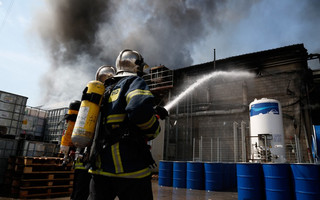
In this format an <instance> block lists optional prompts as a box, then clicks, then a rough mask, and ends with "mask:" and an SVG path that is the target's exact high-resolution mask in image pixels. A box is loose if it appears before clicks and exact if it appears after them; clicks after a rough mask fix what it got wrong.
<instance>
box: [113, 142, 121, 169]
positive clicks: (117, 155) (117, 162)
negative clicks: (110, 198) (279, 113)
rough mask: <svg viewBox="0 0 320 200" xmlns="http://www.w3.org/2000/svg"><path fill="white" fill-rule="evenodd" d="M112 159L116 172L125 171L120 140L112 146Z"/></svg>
mask: <svg viewBox="0 0 320 200" xmlns="http://www.w3.org/2000/svg"><path fill="white" fill-rule="evenodd" d="M111 151H112V159H113V163H114V168H115V171H116V173H123V166H122V162H121V157H120V150H119V142H118V143H116V144H114V145H112V146H111Z"/></svg>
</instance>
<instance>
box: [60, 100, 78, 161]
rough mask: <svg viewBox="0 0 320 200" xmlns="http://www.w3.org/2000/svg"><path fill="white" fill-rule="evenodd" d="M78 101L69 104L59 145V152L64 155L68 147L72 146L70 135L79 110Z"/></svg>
mask: <svg viewBox="0 0 320 200" xmlns="http://www.w3.org/2000/svg"><path fill="white" fill-rule="evenodd" d="M80 103H81V102H80V101H73V102H71V103H70V105H69V110H68V113H67V116H66V121H65V128H64V130H63V135H62V138H61V145H60V152H61V153H63V154H65V155H66V154H68V152H69V148H70V146H72V142H71V135H72V131H73V128H74V125H75V122H76V119H77V115H78V112H79V108H80Z"/></svg>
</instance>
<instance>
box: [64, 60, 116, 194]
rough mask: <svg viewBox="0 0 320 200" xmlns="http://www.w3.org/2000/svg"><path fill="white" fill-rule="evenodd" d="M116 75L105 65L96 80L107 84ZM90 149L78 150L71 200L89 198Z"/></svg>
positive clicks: (112, 69)
mask: <svg viewBox="0 0 320 200" xmlns="http://www.w3.org/2000/svg"><path fill="white" fill-rule="evenodd" d="M114 75H115V69H114V67H113V66H109V65H103V66H101V67H99V69H98V70H97V72H96V76H95V79H96V80H97V81H101V82H103V83H104V82H105V80H107V79H109V78H111V77H113V76H114ZM88 149H90V147H86V148H85V149H77V151H79V152H76V156H75V157H76V158H75V162H74V181H73V190H72V194H71V198H70V199H71V200H86V199H87V198H88V196H89V184H90V180H91V174H90V173H88V168H87V166H86V165H87V162H88V161H89V158H88V157H89V152H88V151H87V150H88Z"/></svg>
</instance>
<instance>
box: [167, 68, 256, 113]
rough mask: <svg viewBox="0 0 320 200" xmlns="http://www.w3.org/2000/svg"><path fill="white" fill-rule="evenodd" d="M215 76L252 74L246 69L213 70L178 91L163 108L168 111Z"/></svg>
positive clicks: (231, 77) (238, 76)
mask: <svg viewBox="0 0 320 200" xmlns="http://www.w3.org/2000/svg"><path fill="white" fill-rule="evenodd" d="M217 77H224V78H226V79H245V78H252V77H254V74H253V73H250V72H246V71H229V72H227V71H215V72H212V73H210V74H208V75H205V76H203V77H202V78H200V79H198V80H197V81H196V82H195V83H193V84H192V85H190V86H189V87H188V88H187V89H186V90H185V91H183V92H182V93H180V94H179V95H178V96H177V97H176V98H175V99H174V100H173V101H171V102H169V103H168V104H167V105H165V106H164V108H165V109H166V110H168V111H169V110H170V109H171V108H172V107H173V106H174V105H176V104H177V103H178V102H179V101H180V100H181V99H183V98H184V97H185V96H186V95H187V94H190V93H191V92H192V91H193V90H194V89H196V88H197V87H198V86H200V85H201V84H203V83H205V82H206V81H208V80H209V79H212V78H217Z"/></svg>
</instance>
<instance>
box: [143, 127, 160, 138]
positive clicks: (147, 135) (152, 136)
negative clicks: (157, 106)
mask: <svg viewBox="0 0 320 200" xmlns="http://www.w3.org/2000/svg"><path fill="white" fill-rule="evenodd" d="M160 130H161V129H160V126H158V128H157V130H156V132H155V133H153V134H146V137H147V138H149V139H153V138H156V137H157V136H158V135H159V133H160Z"/></svg>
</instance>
